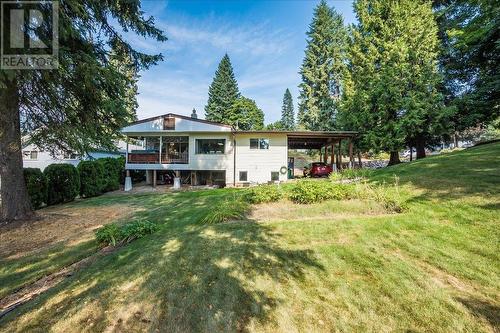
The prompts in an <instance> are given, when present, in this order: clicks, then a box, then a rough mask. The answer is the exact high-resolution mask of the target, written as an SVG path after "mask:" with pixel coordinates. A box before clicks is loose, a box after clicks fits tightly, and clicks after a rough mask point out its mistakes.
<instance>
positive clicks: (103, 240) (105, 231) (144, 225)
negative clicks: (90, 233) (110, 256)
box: [95, 221, 158, 246]
mask: <svg viewBox="0 0 500 333" xmlns="http://www.w3.org/2000/svg"><path fill="white" fill-rule="evenodd" d="M157 230H158V225H156V224H154V223H152V222H149V221H134V222H130V223H126V224H123V225H117V224H115V223H110V224H107V225H105V226H104V227H101V228H99V229H98V230H97V231H96V233H95V237H96V240H97V242H98V243H99V244H101V245H113V246H115V245H116V244H117V243H121V244H123V243H130V242H131V241H133V240H134V239H138V238H142V237H144V236H146V235H149V234H152V233H154V232H156V231H157Z"/></svg>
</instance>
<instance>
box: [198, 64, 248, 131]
mask: <svg viewBox="0 0 500 333" xmlns="http://www.w3.org/2000/svg"><path fill="white" fill-rule="evenodd" d="M238 97H240V92H239V90H238V83H237V82H236V79H235V77H234V71H233V66H232V65H231V60H230V59H229V56H228V55H227V54H226V55H224V57H223V58H222V60H221V62H220V63H219V67H218V68H217V71H216V72H215V76H214V79H213V81H212V84H211V85H210V87H209V89H208V102H207V105H206V106H205V118H206V119H207V120H210V121H215V122H219V123H223V124H229V122H230V120H229V118H230V113H229V112H230V109H231V107H232V106H233V104H234V102H235V101H236V100H237V99H238Z"/></svg>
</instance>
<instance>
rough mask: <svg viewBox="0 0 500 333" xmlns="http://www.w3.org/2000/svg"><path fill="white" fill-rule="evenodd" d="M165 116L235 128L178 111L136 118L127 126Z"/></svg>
mask: <svg viewBox="0 0 500 333" xmlns="http://www.w3.org/2000/svg"><path fill="white" fill-rule="evenodd" d="M165 117H174V118H181V119H184V120H190V121H195V122H199V123H204V124H209V125H216V126H222V127H228V128H233V127H232V126H230V125H226V124H222V123H218V122H215V121H210V120H205V119H198V118H192V117H189V116H184V115H181V114H176V113H166V114H162V115H159V116H154V117H150V118H145V119H141V120H136V121H134V122H131V123H129V124H127V125H126V126H125V127H128V126H132V125H137V124H142V123H147V122H148V121H152V120H156V119H160V118H165Z"/></svg>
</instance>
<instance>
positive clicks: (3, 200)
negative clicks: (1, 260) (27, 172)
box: [0, 80, 33, 222]
mask: <svg viewBox="0 0 500 333" xmlns="http://www.w3.org/2000/svg"><path fill="white" fill-rule="evenodd" d="M4 84H5V87H4V88H1V89H0V221H2V222H9V221H13V220H20V219H26V218H30V217H32V216H33V210H32V208H31V203H30V200H29V197H28V192H27V190H26V184H25V182H24V175H23V157H22V146H21V129H20V117H19V93H18V90H17V82H16V81H15V80H12V81H8V80H6V81H4Z"/></svg>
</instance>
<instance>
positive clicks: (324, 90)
mask: <svg viewBox="0 0 500 333" xmlns="http://www.w3.org/2000/svg"><path fill="white" fill-rule="evenodd" d="M307 37H308V39H307V48H306V51H305V57H304V60H303V62H302V67H301V69H300V74H301V76H302V83H301V84H300V85H299V88H300V96H299V117H298V118H299V124H301V125H303V126H304V127H306V128H307V129H310V130H328V129H334V128H335V127H336V126H335V118H336V116H337V112H338V100H339V97H340V94H341V91H342V77H343V74H344V71H345V53H346V43H347V38H348V35H347V31H346V29H345V27H344V23H343V19H342V16H341V15H339V14H338V13H336V12H335V11H334V10H333V9H332V8H330V7H328V5H327V3H326V1H324V0H322V1H321V2H320V3H319V5H318V6H317V7H316V9H315V10H314V17H313V20H312V23H311V25H310V26H309V31H308V32H307Z"/></svg>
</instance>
